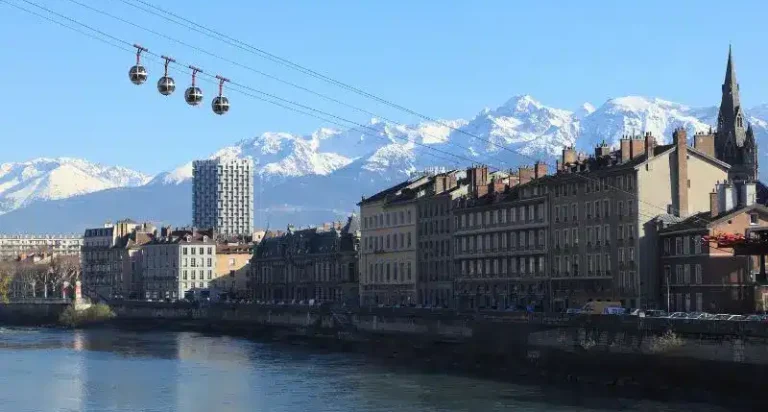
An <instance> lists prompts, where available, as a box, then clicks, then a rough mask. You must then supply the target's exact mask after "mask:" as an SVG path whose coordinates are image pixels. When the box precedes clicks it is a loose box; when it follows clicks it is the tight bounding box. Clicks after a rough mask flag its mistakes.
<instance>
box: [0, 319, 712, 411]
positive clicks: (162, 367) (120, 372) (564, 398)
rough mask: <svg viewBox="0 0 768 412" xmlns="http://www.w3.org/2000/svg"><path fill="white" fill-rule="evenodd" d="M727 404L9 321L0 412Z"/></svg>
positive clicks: (224, 341) (213, 340)
mask: <svg viewBox="0 0 768 412" xmlns="http://www.w3.org/2000/svg"><path fill="white" fill-rule="evenodd" d="M614 410H629V411H690V410H696V411H702V412H703V411H720V410H724V409H720V408H717V407H714V406H709V405H703V404H682V403H672V404H665V403H661V402H657V401H643V400H637V399H617V398H607V397H595V396H587V395H584V394H583V393H580V392H576V391H569V390H566V389H563V388H561V387H558V388H553V387H547V386H534V385H531V386H525V385H515V384H509V383H500V382H492V381H487V380H482V379H476V378H470V377H461V376H453V375H441V374H430V373H423V372H418V371H415V370H411V369H405V368H403V367H395V366H392V367H389V366H387V365H383V364H382V363H381V362H375V363H374V362H371V361H370V360H369V359H367V358H365V357H363V356H358V355H350V354H340V353H321V352H317V351H314V350H311V349H308V348H297V347H292V346H287V345H283V344H265V343H258V342H252V341H248V340H244V339H238V338H229V337H210V336H203V335H200V334H197V333H184V332H181V333H179V332H152V333H147V332H130V331H124V330H87V331H63V330H50V329H2V328H0V411H14V412H27V411H29V412H41V411H93V412H107V411H125V412H137V411H179V412H194V411H205V412H214V411H215V412H229V411H265V412H266V411H269V412H281V411H291V412H294V411H312V412H325V411H329V412H330V411H334V412H336V411H338V412H392V411H398V412H411V411H414V412H415V411H441V412H443V411H445V412H448V411H479V412H485V411H547V412H559V411H614Z"/></svg>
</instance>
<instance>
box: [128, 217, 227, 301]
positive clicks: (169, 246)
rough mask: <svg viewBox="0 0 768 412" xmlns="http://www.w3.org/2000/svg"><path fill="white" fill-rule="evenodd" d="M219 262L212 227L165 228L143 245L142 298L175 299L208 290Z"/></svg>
mask: <svg viewBox="0 0 768 412" xmlns="http://www.w3.org/2000/svg"><path fill="white" fill-rule="evenodd" d="M216 261H217V256H216V242H215V240H214V237H213V231H212V230H198V229H194V228H193V229H176V230H171V228H162V229H161V232H160V234H159V235H158V236H156V237H155V238H154V239H152V241H150V242H149V243H147V244H145V245H144V246H143V247H142V248H141V263H142V275H143V278H142V280H143V288H142V289H143V297H144V298H145V299H151V300H170V301H174V300H179V299H183V298H185V296H186V294H187V293H188V292H193V291H198V290H207V289H208V288H209V282H211V281H212V280H213V279H214V276H213V274H214V271H215V270H216Z"/></svg>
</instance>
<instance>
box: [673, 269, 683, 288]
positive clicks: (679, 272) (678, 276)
mask: <svg viewBox="0 0 768 412" xmlns="http://www.w3.org/2000/svg"><path fill="white" fill-rule="evenodd" d="M675 283H676V284H678V285H682V284H683V265H677V266H675Z"/></svg>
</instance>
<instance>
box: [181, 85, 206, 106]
mask: <svg viewBox="0 0 768 412" xmlns="http://www.w3.org/2000/svg"><path fill="white" fill-rule="evenodd" d="M184 100H186V102H187V103H188V104H189V105H190V106H197V105H198V104H200V102H202V101H203V91H202V90H200V88H199V87H197V86H192V87H189V88H187V90H186V91H185V92H184Z"/></svg>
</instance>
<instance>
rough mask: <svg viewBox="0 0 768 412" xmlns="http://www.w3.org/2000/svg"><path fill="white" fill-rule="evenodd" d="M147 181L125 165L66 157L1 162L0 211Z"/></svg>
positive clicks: (139, 184)
mask: <svg viewBox="0 0 768 412" xmlns="http://www.w3.org/2000/svg"><path fill="white" fill-rule="evenodd" d="M150 180H151V177H150V176H148V175H145V174H143V173H141V172H137V171H134V170H130V169H127V168H124V167H119V166H106V165H102V164H98V163H92V162H89V161H87V160H83V159H75V158H68V157H58V158H45V157H41V158H37V159H32V160H28V161H25V162H17V163H4V164H2V165H0V214H2V213H6V212H8V211H11V210H14V209H16V208H19V207H22V206H25V205H28V204H30V203H32V202H34V201H39V200H56V199H64V198H68V197H72V196H77V195H83V194H87V193H92V192H97V191H100V190H105V189H113V188H117V187H128V186H141V185H144V184H146V183H147V182H149V181H150Z"/></svg>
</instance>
